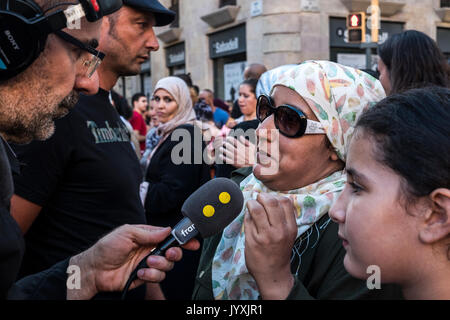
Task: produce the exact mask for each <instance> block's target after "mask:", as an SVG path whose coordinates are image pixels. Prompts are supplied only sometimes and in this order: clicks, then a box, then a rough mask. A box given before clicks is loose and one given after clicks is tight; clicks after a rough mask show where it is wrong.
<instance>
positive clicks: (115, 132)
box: [86, 120, 130, 144]
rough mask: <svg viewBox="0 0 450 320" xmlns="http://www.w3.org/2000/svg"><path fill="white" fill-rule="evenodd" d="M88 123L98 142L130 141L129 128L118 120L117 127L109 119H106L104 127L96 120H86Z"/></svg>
mask: <svg viewBox="0 0 450 320" xmlns="http://www.w3.org/2000/svg"><path fill="white" fill-rule="evenodd" d="M86 124H87V127H88V129H89V130H90V131H91V133H92V135H93V136H94V139H95V143H97V144H98V143H115V142H129V141H130V134H129V133H128V130H127V129H126V128H125V126H123V125H122V124H121V123H120V122H116V126H115V127H114V126H111V125H110V124H109V122H108V121H105V125H104V126H103V127H101V126H99V125H98V124H97V123H95V121H90V120H88V121H86Z"/></svg>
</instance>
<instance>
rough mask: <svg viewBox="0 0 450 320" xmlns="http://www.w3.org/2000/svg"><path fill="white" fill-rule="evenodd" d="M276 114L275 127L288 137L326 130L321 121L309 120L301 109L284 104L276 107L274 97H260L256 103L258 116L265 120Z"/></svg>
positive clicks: (260, 119)
mask: <svg viewBox="0 0 450 320" xmlns="http://www.w3.org/2000/svg"><path fill="white" fill-rule="evenodd" d="M272 114H274V117H275V119H274V122H275V127H276V128H277V129H278V130H279V131H280V133H281V134H283V135H284V136H286V137H289V138H298V137H301V136H303V135H304V134H324V133H325V130H324V129H323V126H322V124H321V123H320V122H317V121H313V120H309V119H308V118H307V117H306V115H305V114H304V113H303V112H302V111H300V110H299V109H297V108H295V107H293V106H290V105H287V104H284V105H281V106H279V107H277V108H275V107H274V102H273V99H272V98H271V97H269V96H266V95H261V96H259V97H258V100H257V103H256V117H257V118H258V120H259V121H260V122H263V121H264V120H266V119H267V118H268V117H270V116H271V115H272Z"/></svg>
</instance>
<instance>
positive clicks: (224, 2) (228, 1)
mask: <svg viewBox="0 0 450 320" xmlns="http://www.w3.org/2000/svg"><path fill="white" fill-rule="evenodd" d="M235 5H236V0H220V3H219V8H222V7H225V6H235Z"/></svg>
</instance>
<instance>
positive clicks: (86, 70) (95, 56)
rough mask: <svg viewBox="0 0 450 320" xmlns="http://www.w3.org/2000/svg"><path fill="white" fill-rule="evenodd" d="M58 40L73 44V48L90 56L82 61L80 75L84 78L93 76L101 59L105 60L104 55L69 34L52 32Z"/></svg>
mask: <svg viewBox="0 0 450 320" xmlns="http://www.w3.org/2000/svg"><path fill="white" fill-rule="evenodd" d="M54 33H55V34H56V35H57V36H58V37H59V38H61V39H62V40H64V41H66V42H69V43H71V44H73V45H74V46H76V47H78V48H80V49H81V50H84V51H87V52H89V53H90V54H91V58H90V59H84V60H82V62H81V63H82V65H81V68H82V71H81V72H82V73H83V74H85V75H86V77H88V78H90V77H92V75H93V74H94V72H95V70H97V68H98V66H99V65H100V63H101V62H102V60H103V58H105V54H104V53H103V52H101V51H98V50H95V49H94V48H92V47H91V46H88V45H86V44H84V43H83V42H81V41H80V40H78V39H77V38H75V37H73V36H71V35H70V34H68V33H66V32H64V31H61V30H58V31H55V32H54Z"/></svg>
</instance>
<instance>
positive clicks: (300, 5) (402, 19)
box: [116, 0, 450, 100]
mask: <svg viewBox="0 0 450 320" xmlns="http://www.w3.org/2000/svg"><path fill="white" fill-rule="evenodd" d="M160 1H161V3H163V4H164V5H165V6H166V7H168V8H171V9H172V10H174V11H177V12H178V17H177V20H176V21H175V22H174V23H172V24H171V25H170V26H166V27H161V28H156V34H157V36H158V38H159V41H160V50H159V51H157V52H152V54H151V62H150V64H147V65H145V66H143V71H142V74H141V75H139V76H135V77H128V78H126V79H121V81H119V83H118V85H117V86H116V89H117V90H118V91H119V92H121V93H122V94H124V95H125V96H126V97H127V98H130V97H131V95H132V94H133V93H135V92H139V91H142V92H145V93H147V94H149V95H150V94H151V92H152V87H154V85H155V84H156V82H157V81H158V79H161V78H162V77H165V76H168V75H173V74H179V73H189V74H190V75H191V78H192V80H193V83H194V84H196V85H197V86H199V87H200V89H204V88H209V89H211V90H213V91H214V92H215V93H216V97H219V98H221V99H224V100H234V99H235V98H236V97H237V93H236V89H237V85H238V84H239V83H240V81H242V73H243V70H244V68H245V66H246V65H247V64H249V63H262V64H264V65H265V66H266V67H267V68H268V69H271V68H274V67H277V66H279V65H283V64H290V63H299V62H301V61H304V60H308V59H326V60H332V61H336V62H339V63H342V64H346V65H350V66H354V67H358V68H361V69H364V68H366V66H367V64H369V67H370V68H372V69H374V68H376V61H377V56H376V49H372V56H370V55H366V49H364V48H361V45H360V44H354V43H348V42H347V36H348V34H347V30H346V17H347V15H348V14H349V13H350V12H356V11H363V12H367V13H366V15H367V16H370V13H371V11H370V9H369V7H370V5H371V0H160ZM379 7H380V11H381V16H380V21H381V25H380V27H381V28H380V30H379V43H382V42H383V41H385V40H386V39H387V37H389V35H392V34H395V33H399V32H402V31H403V30H408V29H416V30H419V31H422V32H424V33H426V34H427V35H429V36H430V37H431V38H433V39H434V40H436V42H437V44H438V46H439V47H440V48H441V50H442V51H443V52H444V53H445V54H446V56H447V57H448V58H450V1H449V0H420V1H419V0H388V1H384V0H379ZM366 38H367V41H369V42H370V30H369V29H368V30H367V35H366ZM367 56H368V57H369V59H370V60H366V58H367ZM366 63H367V64H366Z"/></svg>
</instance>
